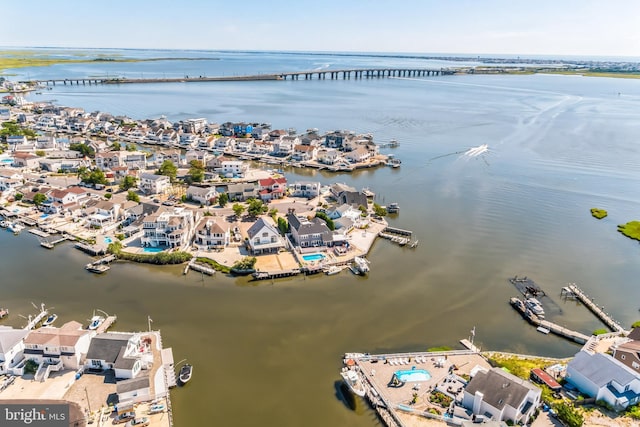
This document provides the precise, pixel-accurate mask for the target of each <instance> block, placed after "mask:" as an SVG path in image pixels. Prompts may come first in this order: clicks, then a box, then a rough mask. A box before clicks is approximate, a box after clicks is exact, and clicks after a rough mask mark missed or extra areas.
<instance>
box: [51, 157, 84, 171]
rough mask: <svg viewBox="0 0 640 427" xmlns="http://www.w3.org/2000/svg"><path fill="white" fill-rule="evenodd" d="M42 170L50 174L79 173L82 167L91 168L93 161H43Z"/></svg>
mask: <svg viewBox="0 0 640 427" xmlns="http://www.w3.org/2000/svg"><path fill="white" fill-rule="evenodd" d="M39 163H40V169H42V170H43V171H49V172H60V171H62V172H77V171H78V169H79V168H80V167H90V166H91V161H90V160H84V159H53V158H48V159H41V160H40V162H39Z"/></svg>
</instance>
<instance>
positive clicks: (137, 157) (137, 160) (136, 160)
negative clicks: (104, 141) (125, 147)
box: [123, 151, 147, 170]
mask: <svg viewBox="0 0 640 427" xmlns="http://www.w3.org/2000/svg"><path fill="white" fill-rule="evenodd" d="M123 157H124V159H123V162H124V166H126V167H128V168H129V169H139V170H145V169H147V153H145V152H143V151H125V152H124V154H123Z"/></svg>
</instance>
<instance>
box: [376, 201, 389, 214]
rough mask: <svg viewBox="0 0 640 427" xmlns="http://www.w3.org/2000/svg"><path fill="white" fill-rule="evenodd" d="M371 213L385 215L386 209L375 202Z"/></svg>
mask: <svg viewBox="0 0 640 427" xmlns="http://www.w3.org/2000/svg"><path fill="white" fill-rule="evenodd" d="M373 213H374V214H376V215H378V216H386V215H387V210H386V209H385V208H383V207H382V206H380V205H379V204H377V203H374V204H373Z"/></svg>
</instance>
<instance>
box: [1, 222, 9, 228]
mask: <svg viewBox="0 0 640 427" xmlns="http://www.w3.org/2000/svg"><path fill="white" fill-rule="evenodd" d="M8 226H9V221H0V227H2V228H7V227H8Z"/></svg>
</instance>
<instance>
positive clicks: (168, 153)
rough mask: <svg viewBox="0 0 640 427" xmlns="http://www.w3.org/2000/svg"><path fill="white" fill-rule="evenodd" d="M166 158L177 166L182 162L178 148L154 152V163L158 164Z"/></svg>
mask: <svg viewBox="0 0 640 427" xmlns="http://www.w3.org/2000/svg"><path fill="white" fill-rule="evenodd" d="M166 160H170V161H171V162H172V163H173V164H174V165H176V166H178V167H179V166H180V165H182V164H183V161H182V157H181V156H180V150H162V151H159V152H157V153H156V154H155V163H156V164H157V165H158V166H160V165H161V164H162V163H163V162H165V161H166Z"/></svg>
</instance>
